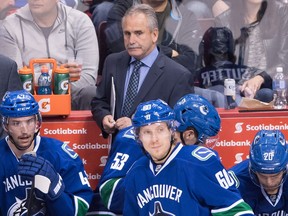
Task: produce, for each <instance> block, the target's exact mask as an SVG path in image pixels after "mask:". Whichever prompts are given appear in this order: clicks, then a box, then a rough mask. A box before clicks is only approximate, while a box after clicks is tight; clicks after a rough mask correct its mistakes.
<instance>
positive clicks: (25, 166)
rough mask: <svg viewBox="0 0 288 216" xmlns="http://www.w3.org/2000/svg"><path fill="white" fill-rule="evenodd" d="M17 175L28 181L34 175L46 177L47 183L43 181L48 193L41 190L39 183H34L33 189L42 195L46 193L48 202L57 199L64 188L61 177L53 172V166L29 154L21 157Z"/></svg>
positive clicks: (32, 178)
mask: <svg viewBox="0 0 288 216" xmlns="http://www.w3.org/2000/svg"><path fill="white" fill-rule="evenodd" d="M18 174H19V175H21V176H23V177H24V178H26V179H30V180H34V177H35V175H40V176H43V177H46V179H47V181H48V179H49V180H50V181H48V183H47V181H45V182H46V183H47V184H48V185H47V186H48V189H47V192H48V193H47V192H45V189H44V190H42V187H43V185H41V183H39V182H38V183H35V182H34V184H35V188H37V189H39V190H40V191H41V192H42V193H44V194H46V193H47V197H48V198H49V199H50V200H54V199H56V198H58V197H59V196H60V195H61V193H62V192H63V191H64V188H65V186H64V184H63V180H62V178H61V176H60V175H59V174H58V173H57V172H56V171H55V169H54V167H53V165H52V164H51V163H50V162H49V161H48V160H46V159H44V158H42V157H39V156H34V155H31V154H24V155H22V157H21V158H20V162H19V166H18ZM42 179H43V178H42ZM44 179H45V178H44ZM46 183H45V184H46ZM37 185H39V187H37ZM40 187H41V188H40Z"/></svg>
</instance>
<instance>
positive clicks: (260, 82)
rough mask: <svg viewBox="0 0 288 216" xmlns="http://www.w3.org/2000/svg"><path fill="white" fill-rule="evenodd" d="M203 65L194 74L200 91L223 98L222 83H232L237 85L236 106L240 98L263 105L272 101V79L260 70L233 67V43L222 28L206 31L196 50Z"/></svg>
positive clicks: (229, 32) (234, 65) (211, 28)
mask: <svg viewBox="0 0 288 216" xmlns="http://www.w3.org/2000/svg"><path fill="white" fill-rule="evenodd" d="M200 52H201V53H202V54H201V55H200V56H201V57H203V60H204V65H205V67H203V68H202V69H200V70H199V71H198V80H199V83H200V87H203V88H208V89H213V90H217V91H219V92H221V93H223V94H224V80H225V79H227V78H231V79H234V80H235V81H236V84H237V89H236V92H237V93H238V94H237V96H236V102H240V99H241V96H244V97H250V98H255V99H258V100H261V101H264V102H270V101H272V100H273V91H272V90H271V88H272V86H271V85H272V79H271V77H270V76H269V75H268V74H267V73H266V72H265V71H263V70H259V69H257V68H252V67H247V66H244V65H237V64H235V55H234V39H233V34H232V32H231V31H230V30H229V29H228V28H226V27H210V28H209V29H208V30H207V31H206V32H205V34H204V36H203V40H202V42H201V44H200V46H199V53H200Z"/></svg>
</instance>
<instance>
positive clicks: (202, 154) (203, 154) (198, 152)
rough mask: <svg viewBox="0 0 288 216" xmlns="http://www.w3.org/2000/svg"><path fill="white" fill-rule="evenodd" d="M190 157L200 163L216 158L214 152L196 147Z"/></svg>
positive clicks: (202, 147)
mask: <svg viewBox="0 0 288 216" xmlns="http://www.w3.org/2000/svg"><path fill="white" fill-rule="evenodd" d="M191 155H192V156H193V157H195V158H197V159H198V160H200V161H207V160H208V159H209V158H210V157H212V156H215V157H217V155H216V154H215V152H213V151H212V150H211V149H209V148H206V147H204V146H198V147H197V148H196V149H194V150H193V151H192V153H191Z"/></svg>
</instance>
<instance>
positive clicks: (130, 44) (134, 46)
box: [122, 13, 158, 60]
mask: <svg viewBox="0 0 288 216" xmlns="http://www.w3.org/2000/svg"><path fill="white" fill-rule="evenodd" d="M122 28H123V34H124V44H125V48H126V50H127V51H128V53H129V55H130V56H133V57H134V58H136V59H138V60H141V59H143V58H144V57H146V56H147V55H149V54H150V53H151V52H152V50H153V49H154V48H155V47H156V43H157V38H158V29H157V28H156V29H153V30H151V28H150V27H149V23H148V20H147V18H146V17H145V15H144V14H142V13H138V14H133V15H129V16H127V17H126V18H125V19H124V20H123V23H122Z"/></svg>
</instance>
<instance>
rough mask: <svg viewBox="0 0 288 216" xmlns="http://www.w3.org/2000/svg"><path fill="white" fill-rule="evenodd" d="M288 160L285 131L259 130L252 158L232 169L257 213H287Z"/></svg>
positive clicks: (243, 194)
mask: <svg viewBox="0 0 288 216" xmlns="http://www.w3.org/2000/svg"><path fill="white" fill-rule="evenodd" d="M287 162H288V149H287V142H286V139H285V136H284V134H283V133H282V132H281V131H279V130H260V131H259V132H258V133H257V134H256V135H255V137H254V139H253V142H252V143H251V146H250V154H249V159H247V160H245V161H242V162H241V163H239V164H237V165H235V166H234V167H232V168H231V169H230V171H229V172H230V174H232V176H234V177H235V180H236V181H237V182H238V184H237V185H238V189H239V191H240V193H241V195H242V197H243V199H244V201H245V202H246V203H248V204H249V205H250V206H251V207H252V209H253V211H254V214H255V215H287V213H288V210H287V209H288V203H287V196H288V190H287V187H288V182H287Z"/></svg>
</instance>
